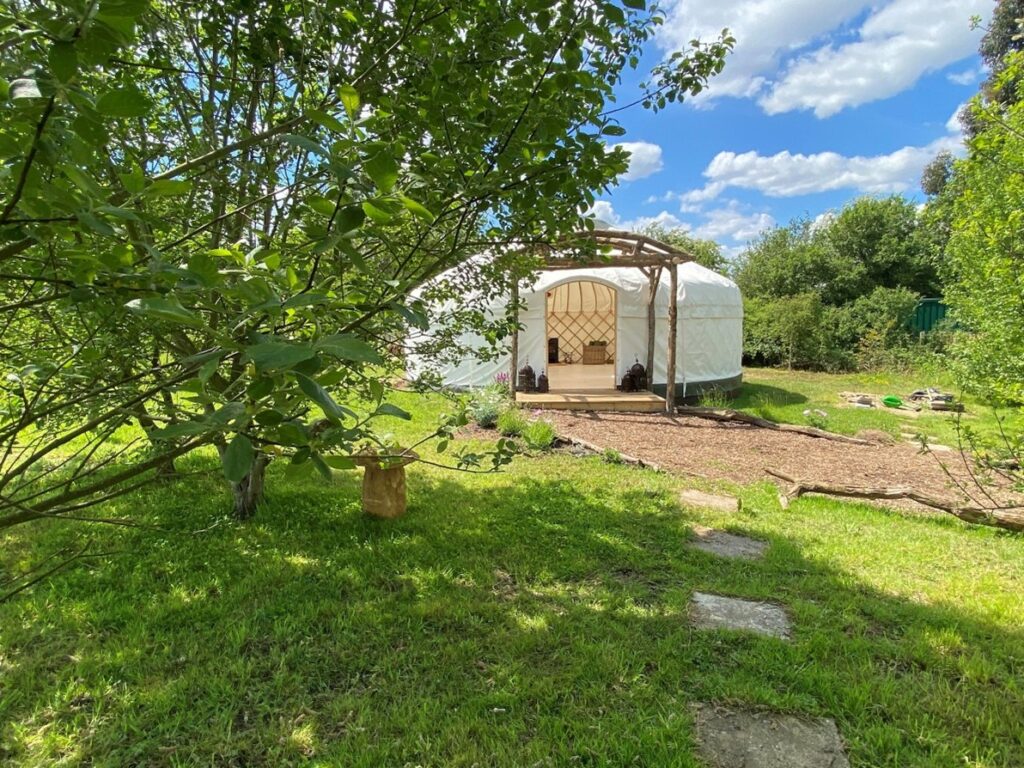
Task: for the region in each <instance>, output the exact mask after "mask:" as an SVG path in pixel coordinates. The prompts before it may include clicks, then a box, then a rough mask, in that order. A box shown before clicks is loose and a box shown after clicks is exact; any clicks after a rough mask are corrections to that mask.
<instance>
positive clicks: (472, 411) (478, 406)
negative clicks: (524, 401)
mask: <svg viewBox="0 0 1024 768" xmlns="http://www.w3.org/2000/svg"><path fill="white" fill-rule="evenodd" d="M508 407H509V399H508V390H507V389H506V388H505V387H503V386H501V385H499V384H490V385H488V386H486V387H482V388H481V389H480V390H478V391H477V393H476V394H475V395H474V397H473V402H472V403H471V404H470V406H469V409H468V413H469V417H470V418H471V419H472V420H473V421H474V422H476V424H477V426H479V427H482V428H483V429H493V428H494V426H495V425H496V424H497V423H498V418H499V417H500V416H501V414H502V413H503V412H504V411H505V410H506V409H507V408H508Z"/></svg>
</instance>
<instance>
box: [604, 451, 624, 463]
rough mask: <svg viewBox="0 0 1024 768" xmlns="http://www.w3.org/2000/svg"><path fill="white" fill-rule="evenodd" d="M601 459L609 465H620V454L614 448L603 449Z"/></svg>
mask: <svg viewBox="0 0 1024 768" xmlns="http://www.w3.org/2000/svg"><path fill="white" fill-rule="evenodd" d="M601 458H602V459H604V460H605V461H606V462H607V463H609V464H622V454H621V453H619V452H618V451H616V450H615V449H614V448H605V449H604V450H603V451H601Z"/></svg>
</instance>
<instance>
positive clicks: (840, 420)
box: [729, 368, 1024, 446]
mask: <svg viewBox="0 0 1024 768" xmlns="http://www.w3.org/2000/svg"><path fill="white" fill-rule="evenodd" d="M936 379H938V380H936ZM928 386H937V387H939V388H940V389H943V390H944V391H947V392H952V393H954V394H955V395H956V396H957V398H958V399H961V398H962V401H963V403H964V405H965V411H964V414H963V417H962V424H963V425H964V426H965V427H969V428H971V429H973V430H975V431H977V432H978V433H979V434H981V435H984V436H989V437H997V436H998V434H999V425H998V422H997V416H998V417H1001V418H1004V419H1005V422H1004V428H1005V429H1007V430H1009V431H1013V430H1015V431H1016V432H1017V433H1018V434H1019V433H1021V432H1024V410H1022V409H1020V408H1017V409H1013V408H1010V409H1003V410H1000V411H996V410H994V409H993V408H991V407H990V406H989V405H988V404H987V403H985V402H983V401H981V400H979V399H978V398H976V397H973V396H971V395H962V393H961V392H960V391H958V390H957V389H956V387H955V385H954V384H953V383H952V381H951V380H948V379H945V378H943V377H942V376H941V375H939V376H936V375H935V374H930V375H914V374H898V373H884V372H883V373H850V374H832V373H815V372H813V371H786V370H782V369H777V368H745V369H744V370H743V388H742V390H741V392H740V396H739V397H737V398H736V399H735V400H733V401H731V402H730V403H729V407H731V408H736V409H738V410H742V411H746V412H747V413H752V414H754V415H756V416H760V417H762V418H765V419H769V420H771V421H777V422H785V423H788V424H808V423H809V422H808V419H807V417H806V416H804V415H803V412H804V411H805V410H807V409H809V408H810V409H820V410H823V411H825V412H826V413H827V414H828V419H827V420H826V424H825V428H826V429H829V430H831V431H833V432H839V433H840V434H847V435H853V434H856V433H857V432H858V431H860V430H862V429H878V430H882V431H883V432H888V433H890V434H891V435H893V436H894V437H899V435H900V433H902V432H905V433H915V434H916V433H921V434H924V435H926V436H927V437H928V438H929V441H930V442H933V443H941V444H943V445H950V446H956V445H957V444H958V443H957V432H956V427H955V417H954V416H953V415H952V414H950V413H941V412H935V411H927V410H925V411H921V412H920V415H918V416H917V417H916V418H915V417H913V416H909V415H907V414H906V412H904V411H898V410H892V409H889V408H850V407H845V406H841V405H840V403H841V402H842V400H841V398H840V397H839V393H840V392H866V393H870V394H875V395H890V394H892V395H896V396H898V397H901V398H903V399H904V400H906V396H907V395H908V394H909V393H910V392H913V391H914V390H915V389H922V388H924V387H928Z"/></svg>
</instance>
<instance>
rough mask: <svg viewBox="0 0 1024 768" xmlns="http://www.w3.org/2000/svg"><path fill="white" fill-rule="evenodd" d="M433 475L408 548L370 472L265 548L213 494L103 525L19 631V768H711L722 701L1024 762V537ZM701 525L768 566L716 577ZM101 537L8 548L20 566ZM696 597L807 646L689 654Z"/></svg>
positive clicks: (341, 478)
mask: <svg viewBox="0 0 1024 768" xmlns="http://www.w3.org/2000/svg"><path fill="white" fill-rule="evenodd" d="M749 381H750V382H751V385H752V386H759V385H762V384H763V386H765V387H768V386H773V387H774V386H776V385H775V384H769V383H767V382H768V381H769V377H768V375H767V374H761V373H755V374H754V375H752V376H751V377H750V378H749ZM799 386H800V387H803V386H804V384H800V385H799ZM806 386H807V389H806V390H801V389H798V388H797V385H796V384H791V385H787V386H786V387H785V388H784V389H785V391H788V392H801V391H806V393H807V394H808V401H807V402H808V403H812V404H813V398H812V397H810V395H811V392H812V389H813V388H814V387H817V386H818V384H814V383H813V382H811V383H808V384H807V385H806ZM845 386H846V385H845V384H843V387H845ZM779 388H780V389H782V387H781V386H780V387H779ZM748 389H749V387H748ZM748 394H749V393H748ZM398 402H399V404H400V405H402V406H403V407H406V408H410V409H411V410H413V411H414V412H415V414H416V417H417V418H418V419H423V420H426V421H427V422H430V421H431V420H432V419H433V416H434V413H435V411H436V410H437V408H438V407H439V404H438V401H436V400H426V399H420V398H417V397H415V396H413V395H400V396H399V397H398ZM773 407H778V408H780V409H781V408H789V407H793V408H799V409H800V410H802V408H804V407H808V405H806V404H800V403H790V404H788V405H781V404H780V405H778V406H773ZM394 424H395V430H396V432H397V433H398V434H399V435H400V436H411V435H412V434H413V431H412V430H413V429H415V424H414V425H407V424H406V423H404V422H399V421H395V422H394ZM212 462H213V460H212V458H210V457H203V456H197V457H192V458H190V459H189V461H188V462H186V464H187V465H188V466H186V468H191V469H198V468H203V467H209V466H211V465H212ZM409 474H410V509H409V513H408V515H407V516H406V517H405V518H403V519H401V520H398V521H393V522H380V521H374V520H370V519H367V518H366V517H365V516H364V515H363V514H362V513H361V512H360V509H359V501H358V480H359V475H358V474H357V473H339V475H338V477H337V478H336V480H335V481H334V482H333V483H331V484H328V483H326V482H324V481H321V480H316V479H310V480H308V481H294V480H292V481H290V480H286V479H285V478H284V477H283V473H282V471H281V467H278V466H273V465H272V467H271V471H270V484H269V498H268V502H267V503H266V504H265V505H264V507H263V508H262V509H261V511H260V513H259V515H258V516H257V518H256V519H255V520H254V521H252V522H250V523H247V524H237V523H233V522H230V521H227V520H224V519H223V518H222V517H221V516H222V514H223V512H224V510H225V509H226V508H227V506H228V495H227V493H226V491H225V489H224V487H223V484H222V483H221V482H220V481H219V480H217V478H215V477H208V478H204V477H199V478H193V479H190V480H189V481H187V482H183V483H181V484H176V485H168V486H163V487H159V488H155V489H151V490H149V491H147V492H145V493H138V494H135V495H133V496H130V497H126V498H123V499H121V500H119V501H117V502H116V503H112V504H110V505H108V506H107V507H106V508H105V509H104V510H103V511H104V513H107V514H111V515H114V514H119V515H131V516H132V517H133V518H135V519H138V520H142V521H145V522H147V523H151V524H153V525H159V526H161V527H162V528H163V529H164V530H140V529H123V528H113V527H106V526H104V527H98V526H95V527H92V528H89V529H88V531H87V532H88V535H91V536H92V537H94V538H95V539H96V546H97V547H98V548H101V549H105V550H113V551H117V552H120V554H117V555H114V556H112V557H110V558H108V559H106V560H103V561H92V562H89V563H85V564H83V565H80V566H78V567H74V568H72V569H69V570H66V571H64V572H62V573H60V574H59V575H57V576H55V577H53V578H51V579H50V580H48V581H47V582H45V583H43V584H40V585H39V586H37V587H36V588H35V589H33V590H32V591H31V592H29V593H27V594H25V595H23V596H22V597H21V598H19V599H17V600H15V601H13V602H11V603H8V604H5V605H0V762H5V763H6V764H10V765H18V766H44V765H45V766H50V765H55V764H60V765H96V766H124V765H157V766H161V765H167V766H179V765H180V766H185V765H237V766H253V765H273V766H277V765H289V764H292V765H307V764H308V765H324V766H327V765H331V766H333V765H338V766H342V765H344V766H403V765H410V766H411V765H423V766H473V765H479V766H533V765H538V766H547V765H550V766H562V765H577V764H579V765H595V766H597V765H626V764H628V765H646V766H696V765H698V763H697V761H696V758H695V757H694V754H693V745H692V737H691V719H690V716H689V713H688V705H689V704H690V703H693V702H701V701H717V702H729V703H738V704H744V705H750V706H756V707H767V708H772V709H777V710H781V711H786V712H793V713H805V714H810V715H821V716H828V717H833V718H835V720H836V722H837V724H838V726H839V729H840V731H841V732H842V734H843V736H844V737H845V739H846V740H847V742H848V753H849V755H850V758H851V762H852V764H853V765H854V766H893V767H895V766H899V767H900V768H905V767H907V766H921V767H922V768H923V767H924V766H927V767H928V768H935V767H938V766H949V767H950V768H953V767H954V766H956V767H958V768H963V767H964V766H972V767H974V768H981V767H984V768H994V767H995V766H1000V767H1004V768H1011V767H1013V766H1021V765H1024V727H1022V722H1024V720H1022V717H1024V716H1022V712H1024V626H1022V623H1024V622H1022V617H1024V591H1022V589H1021V580H1022V575H1024V539H1022V538H1021V537H1019V536H1012V535H1007V534H1002V533H999V532H996V531H993V530H988V529H972V528H968V527H966V526H964V525H963V524H961V523H959V522H958V521H955V520H952V519H937V518H927V517H917V516H912V515H901V514H898V513H893V512H888V511H885V510H881V509H878V508H873V507H869V506H864V505H858V504H850V503H844V502H838V501H831V500H825V499H814V498H806V499H801V500H799V501H797V502H795V503H794V505H793V507H792V508H791V509H790V511H788V512H783V511H781V510H780V509H779V507H778V505H777V503H776V501H775V498H774V493H773V492H772V490H771V487H770V486H767V485H760V486H752V487H749V488H743V489H739V492H740V494H741V495H742V496H743V500H744V511H743V512H742V513H741V514H740V515H738V516H737V515H734V516H731V517H730V516H725V515H721V514H718V513H714V512H711V511H706V510H699V509H685V508H681V507H680V506H679V505H678V503H677V501H676V492H677V491H678V489H680V488H681V487H683V483H684V481H683V480H681V479H679V478H674V477H671V476H667V475H659V474H656V473H653V472H650V471H647V470H637V469H633V468H629V467H624V466H618V465H610V464H606V463H604V462H602V461H601V460H600V459H599V458H596V457H595V458H585V459H580V458H574V457H571V456H567V455H555V454H552V455H547V456H543V457H539V458H532V459H522V460H517V461H516V463H515V464H514V465H513V466H512V468H511V469H510V470H509V471H508V472H505V473H502V474H498V475H467V474H459V473H454V472H446V471H443V470H440V469H437V468H433V467H429V466H423V465H413V466H412V467H411V469H410V473H409ZM694 524H702V525H707V526H713V527H721V528H725V529H728V530H731V531H735V532H740V533H746V534H748V535H753V536H757V537H760V538H763V539H766V540H768V541H770V542H771V548H770V550H769V552H768V555H767V557H766V558H765V560H763V561H760V562H734V561H726V560H721V559H718V558H716V557H714V556H711V555H708V554H704V553H702V552H697V551H692V550H689V549H687V548H686V546H685V544H686V541H687V538H688V537H689V535H690V533H689V531H690V528H691V526H692V525H694ZM82 533H83V528H82V527H81V526H72V525H70V524H67V523H60V522H50V523H44V524H40V525H35V526H31V527H22V528H20V529H14V530H12V531H10V532H8V533H6V534H3V535H2V536H0V563H2V564H3V566H4V567H6V568H14V567H20V566H23V565H24V564H25V563H27V562H29V561H30V560H34V559H37V558H39V557H42V556H43V555H45V554H48V553H49V552H51V551H52V550H53V548H54V547H55V546H60V545H61V544H63V543H65V542H67V541H69V540H70V538H71V537H72V536H73V535H82ZM0 577H2V574H0ZM694 590H702V591H708V592H715V593H721V594H727V595H733V596H740V597H749V598H760V599H768V600H773V601H777V602H779V603H781V604H783V605H785V606H786V607H787V608H788V609H789V611H790V614H791V618H792V619H793V622H794V636H793V640H792V642H791V643H788V644H787V643H783V642H781V641H778V640H774V639H769V638H761V637H756V636H751V635H743V634H731V633H706V632H697V631H694V630H693V629H691V628H690V627H689V626H688V624H687V620H686V617H687V605H688V602H689V600H690V596H691V594H692V592H693V591H694Z"/></svg>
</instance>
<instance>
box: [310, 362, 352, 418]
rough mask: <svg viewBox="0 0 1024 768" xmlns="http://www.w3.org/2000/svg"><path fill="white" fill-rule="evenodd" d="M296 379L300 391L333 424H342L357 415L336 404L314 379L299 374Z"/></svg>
mask: <svg viewBox="0 0 1024 768" xmlns="http://www.w3.org/2000/svg"><path fill="white" fill-rule="evenodd" d="M295 379H296V380H297V381H298V382H299V389H301V390H302V391H303V392H305V393H306V397H308V398H309V399H310V400H312V401H313V402H314V403H316V404H317V405H319V406H320V408H321V409H323V412H324V416H326V417H327V418H328V419H329V420H330V421H331V422H333V423H335V424H340V423H341V420H342V419H344V418H345V416H346V415H355V414H353V413H352V411H350V410H348V409H347V408H342V407H341V406H340V405H338V404H337V403H336V402H334V398H332V397H331V395H330V393H328V391H327V390H326V389H324V388H323V387H321V386H320V385H319V384H318V383H316V382H315V381H314V380H313V379H311V378H309V376H304V375H303V374H301V373H297V374H295Z"/></svg>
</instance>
